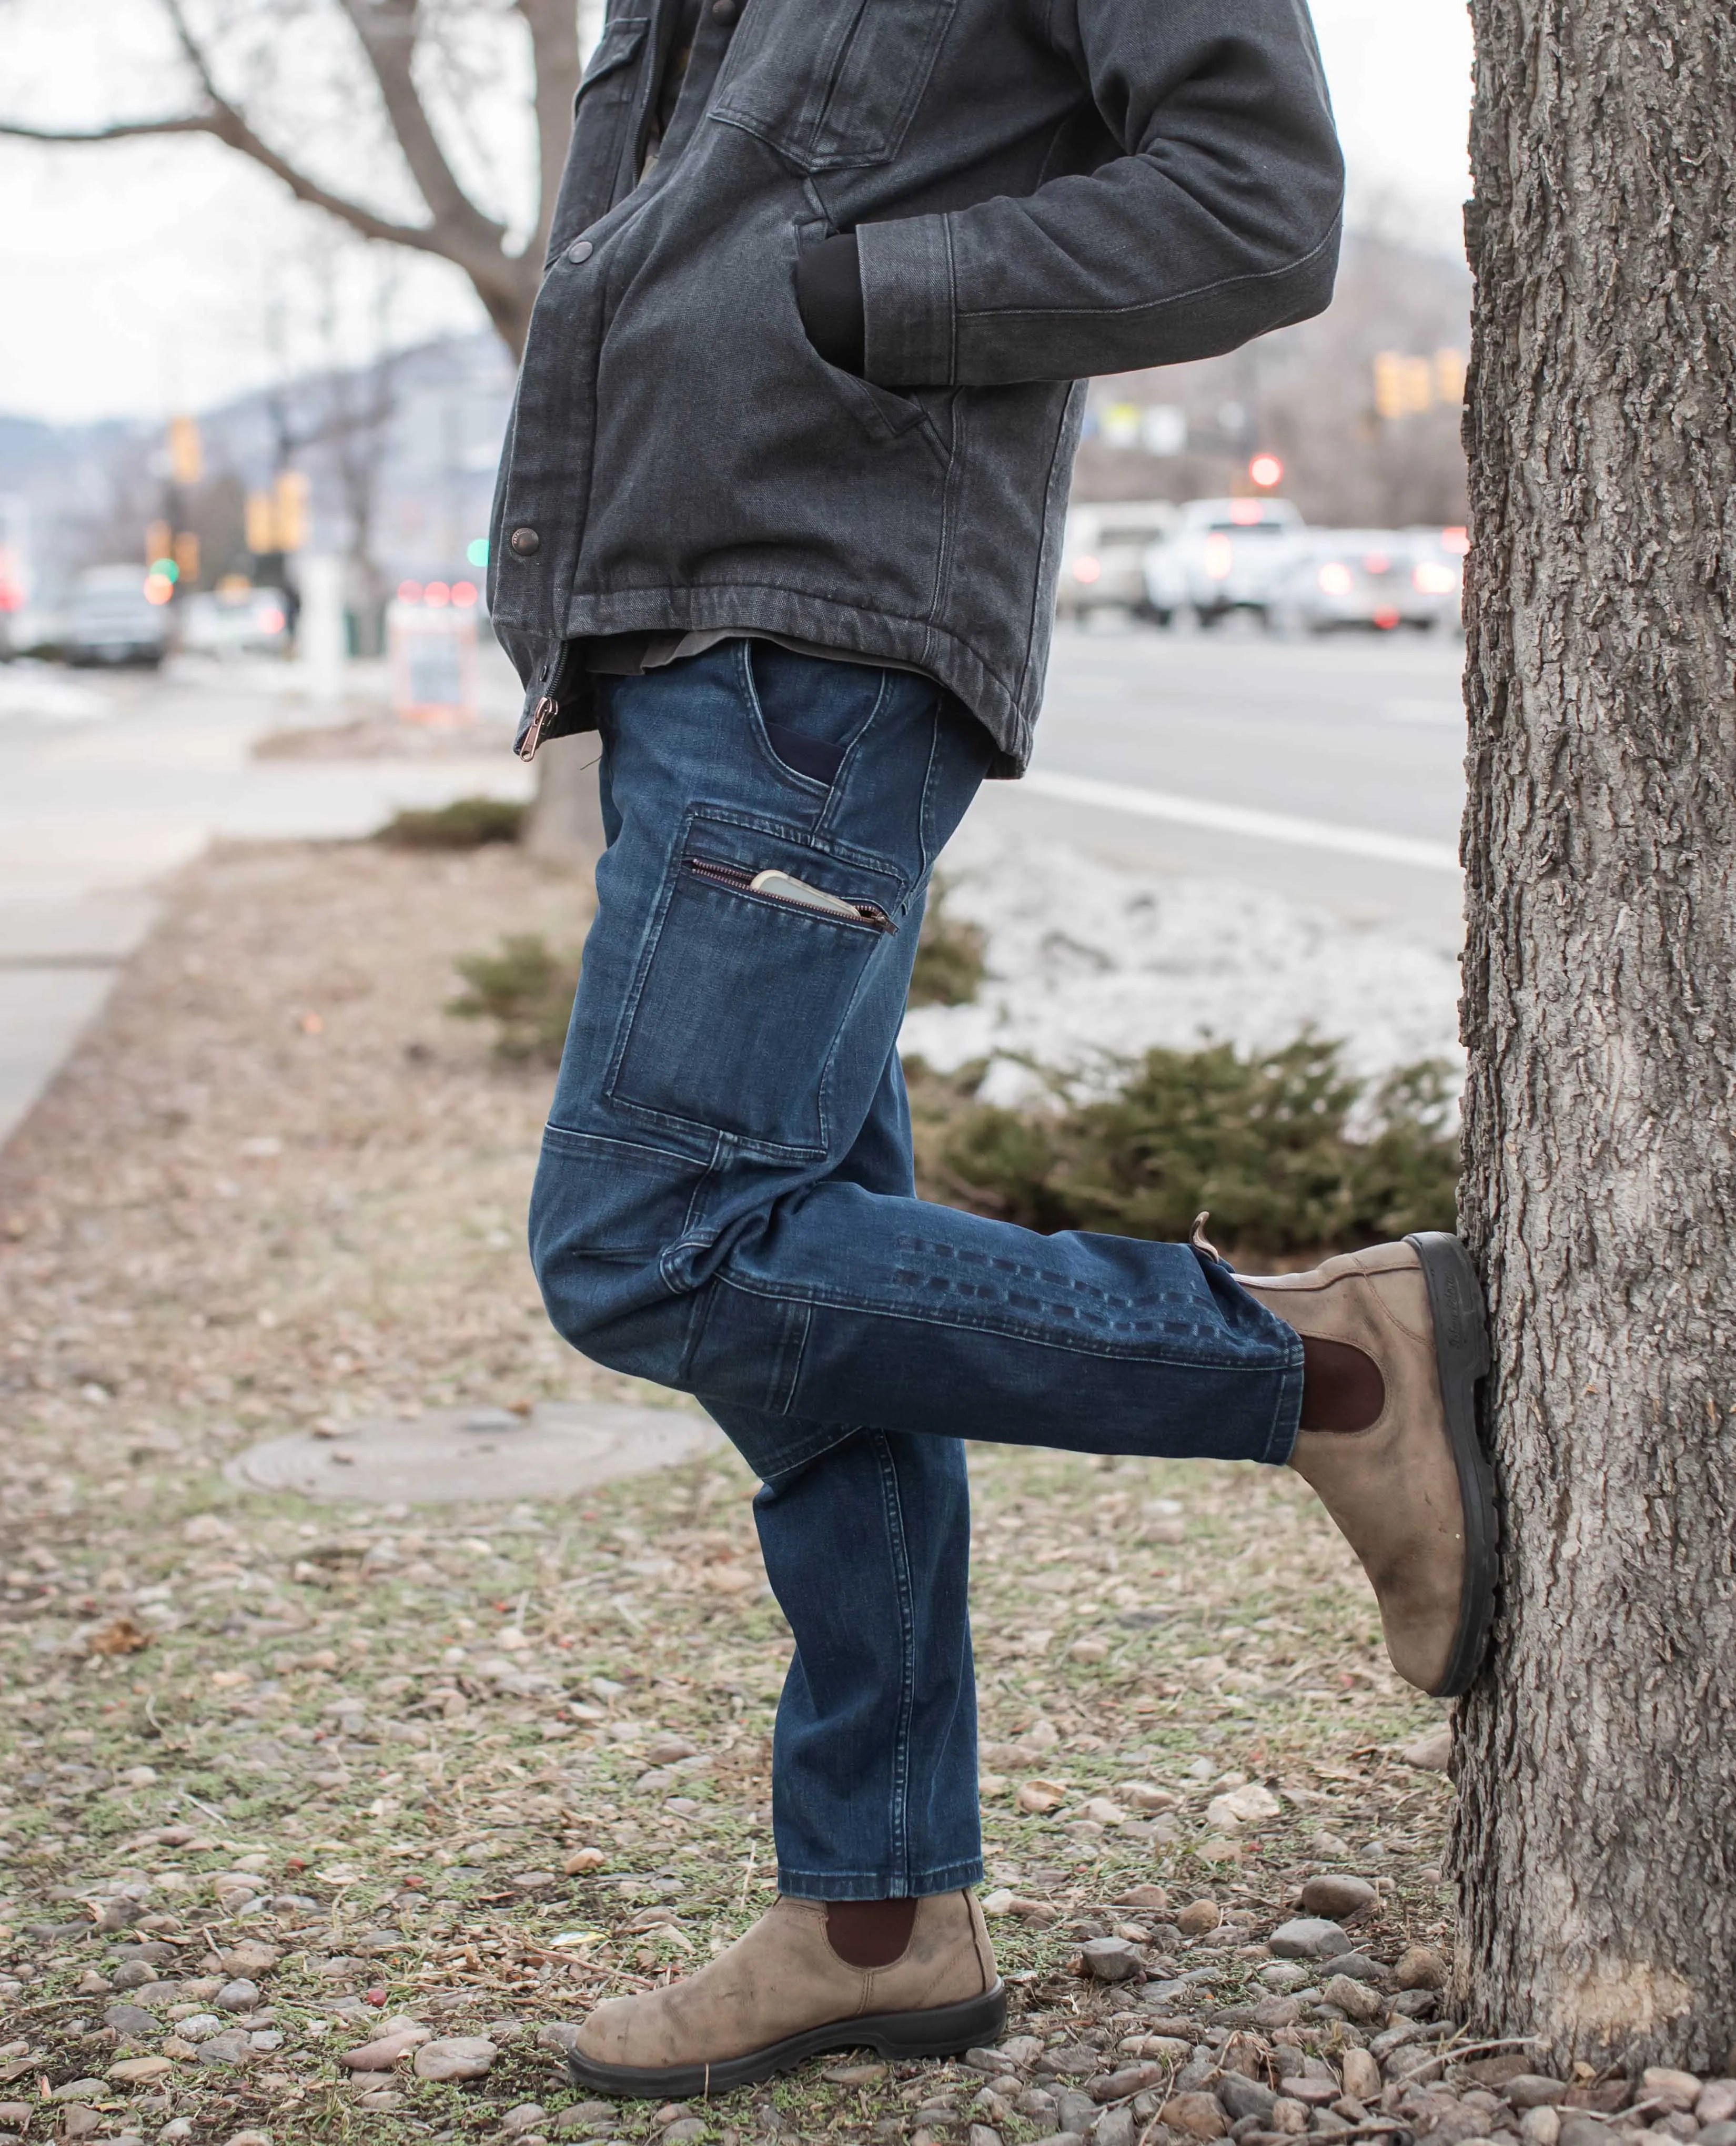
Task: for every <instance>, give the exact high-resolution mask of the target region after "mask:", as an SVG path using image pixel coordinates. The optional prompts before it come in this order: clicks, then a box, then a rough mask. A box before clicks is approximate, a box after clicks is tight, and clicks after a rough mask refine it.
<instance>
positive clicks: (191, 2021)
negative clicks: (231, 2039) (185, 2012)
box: [175, 2012, 223, 2042]
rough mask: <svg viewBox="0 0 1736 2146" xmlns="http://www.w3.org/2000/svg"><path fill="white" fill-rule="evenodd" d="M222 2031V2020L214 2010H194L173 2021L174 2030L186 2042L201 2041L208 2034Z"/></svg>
mask: <svg viewBox="0 0 1736 2146" xmlns="http://www.w3.org/2000/svg"><path fill="white" fill-rule="evenodd" d="M222 2031H223V2022H222V2020H221V2019H218V2017H217V2014H216V2013H215V2012H194V2013H192V2014H189V2016H188V2017H187V2019H177V2021H176V2022H175V2032H176V2033H177V2034H179V2035H180V2036H181V2038H182V2040H183V2041H187V2042H202V2041H204V2040H205V2039H206V2038H207V2036H208V2035H211V2034H222Z"/></svg>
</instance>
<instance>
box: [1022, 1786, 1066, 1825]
mask: <svg viewBox="0 0 1736 2146" xmlns="http://www.w3.org/2000/svg"><path fill="white" fill-rule="evenodd" d="M1013 1800H1014V1802H1015V1803H1016V1804H1018V1806H1019V1808H1020V1810H1022V1811H1024V1812H1025V1813H1026V1814H1027V1815H1029V1816H1030V1817H1033V1818H1041V1817H1044V1816H1045V1815H1046V1814H1048V1813H1049V1812H1050V1811H1057V1810H1059V1809H1060V1807H1061V1805H1062V1804H1064V1803H1065V1801H1066V1800H1067V1791H1066V1790H1065V1789H1064V1788H1063V1787H1062V1786H1061V1784H1060V1782H1059V1781H1024V1782H1021V1783H1020V1787H1019V1793H1018V1794H1017V1795H1016V1796H1015V1798H1014V1799H1013Z"/></svg>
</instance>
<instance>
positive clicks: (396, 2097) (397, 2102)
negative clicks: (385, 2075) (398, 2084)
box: [356, 2086, 404, 2111]
mask: <svg viewBox="0 0 1736 2146" xmlns="http://www.w3.org/2000/svg"><path fill="white" fill-rule="evenodd" d="M356 2106H357V2109H369V2110H374V2111H379V2110H384V2109H402V2107H403V2106H404V2097H403V2095H402V2094H399V2093H398V2092H397V2090H396V2089H393V2088H392V2087H389V2086H382V2087H376V2088H375V2089H374V2090H373V2092H372V2094H357V2097H356Z"/></svg>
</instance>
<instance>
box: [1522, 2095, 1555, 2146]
mask: <svg viewBox="0 0 1736 2146" xmlns="http://www.w3.org/2000/svg"><path fill="white" fill-rule="evenodd" d="M1519 2137H1520V2138H1521V2139H1524V2142H1525V2146H1560V2139H1561V2112H1560V2110H1559V2109H1551V2108H1550V2107H1549V2105H1548V2104H1546V2103H1545V2104H1544V2105H1543V2106H1541V2107H1539V2108H1537V2109H1527V2110H1526V2111H1525V2113H1524V2115H1523V2116H1522V2117H1521V2118H1520V2119H1519Z"/></svg>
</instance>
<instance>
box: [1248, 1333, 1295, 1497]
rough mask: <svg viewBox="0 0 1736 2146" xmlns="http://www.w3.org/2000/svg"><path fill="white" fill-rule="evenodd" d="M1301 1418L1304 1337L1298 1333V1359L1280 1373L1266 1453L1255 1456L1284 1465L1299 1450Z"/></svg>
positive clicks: (1274, 1464)
mask: <svg viewBox="0 0 1736 2146" xmlns="http://www.w3.org/2000/svg"><path fill="white" fill-rule="evenodd" d="M1301 1421H1302V1338H1301V1336H1300V1335H1298V1336H1297V1337H1296V1360H1295V1363H1293V1364H1292V1365H1290V1367H1289V1369H1288V1370H1283V1371H1280V1373H1279V1375H1278V1398H1277V1400H1276V1401H1275V1403H1274V1405H1273V1408H1272V1427H1271V1430H1270V1433H1269V1434H1268V1435H1267V1439H1266V1448H1265V1452H1264V1453H1256V1454H1255V1455H1254V1456H1253V1457H1254V1459H1255V1460H1259V1461H1262V1462H1264V1463H1265V1465H1267V1466H1268V1467H1272V1468H1282V1467H1284V1466H1285V1465H1286V1464H1287V1463H1288V1461H1289V1460H1290V1455H1291V1454H1292V1453H1294V1452H1295V1450H1296V1433H1297V1430H1299V1428H1300V1425H1301Z"/></svg>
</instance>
